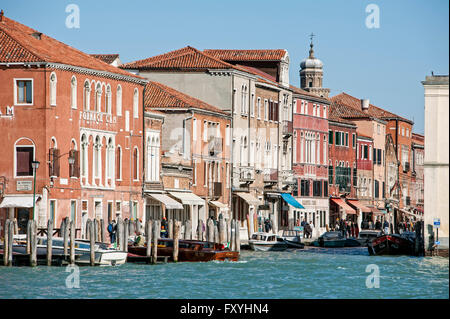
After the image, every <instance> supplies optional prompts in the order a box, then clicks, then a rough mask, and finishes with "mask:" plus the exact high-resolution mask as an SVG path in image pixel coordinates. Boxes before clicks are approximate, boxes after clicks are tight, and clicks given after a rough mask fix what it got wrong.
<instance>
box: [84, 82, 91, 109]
mask: <svg viewBox="0 0 450 319" xmlns="http://www.w3.org/2000/svg"><path fill="white" fill-rule="evenodd" d="M83 99H84V100H83V109H84V110H85V111H89V110H90V108H91V84H90V83H89V81H88V80H86V81H84V87H83Z"/></svg>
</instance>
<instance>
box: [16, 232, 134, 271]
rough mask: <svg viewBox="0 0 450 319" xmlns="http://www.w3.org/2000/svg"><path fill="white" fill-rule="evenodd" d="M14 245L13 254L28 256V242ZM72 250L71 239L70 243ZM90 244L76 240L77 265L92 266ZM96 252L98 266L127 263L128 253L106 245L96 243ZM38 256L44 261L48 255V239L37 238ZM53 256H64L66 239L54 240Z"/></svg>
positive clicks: (20, 239) (58, 238)
mask: <svg viewBox="0 0 450 319" xmlns="http://www.w3.org/2000/svg"><path fill="white" fill-rule="evenodd" d="M14 239H15V242H14V243H13V253H18V254H22V255H24V254H26V242H25V241H24V240H23V239H22V238H16V236H15V238H14ZM68 245H69V246H68V247H69V249H70V239H69V241H68ZM90 247H91V245H90V242H89V240H85V239H76V240H75V264H77V265H80V266H81V265H90V258H91V257H90V256H91V255H90ZM94 250H95V265H96V266H115V265H122V264H124V263H125V262H126V259H127V253H126V252H125V251H119V250H116V249H114V248H112V247H111V245H109V244H106V243H100V242H96V243H95V246H94ZM36 255H37V257H38V259H44V258H45V256H46V255H47V237H37V243H36ZM52 256H54V257H61V256H64V239H63V238H60V237H55V238H53V239H52Z"/></svg>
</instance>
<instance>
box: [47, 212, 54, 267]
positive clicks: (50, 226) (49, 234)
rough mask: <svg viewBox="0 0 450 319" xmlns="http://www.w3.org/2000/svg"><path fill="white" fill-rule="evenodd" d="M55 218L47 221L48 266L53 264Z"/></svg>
mask: <svg viewBox="0 0 450 319" xmlns="http://www.w3.org/2000/svg"><path fill="white" fill-rule="evenodd" d="M52 246H53V220H51V219H49V220H48V221H47V266H51V265H52Z"/></svg>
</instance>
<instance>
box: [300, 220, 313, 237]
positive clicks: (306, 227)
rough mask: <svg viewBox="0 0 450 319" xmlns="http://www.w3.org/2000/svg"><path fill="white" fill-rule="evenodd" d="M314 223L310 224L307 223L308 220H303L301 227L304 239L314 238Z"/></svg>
mask: <svg viewBox="0 0 450 319" xmlns="http://www.w3.org/2000/svg"><path fill="white" fill-rule="evenodd" d="M311 224H312V222H310V223H308V222H307V221H306V218H305V219H303V221H302V222H301V223H300V226H302V227H303V238H311V237H312V232H313V227H314V224H313V227H311Z"/></svg>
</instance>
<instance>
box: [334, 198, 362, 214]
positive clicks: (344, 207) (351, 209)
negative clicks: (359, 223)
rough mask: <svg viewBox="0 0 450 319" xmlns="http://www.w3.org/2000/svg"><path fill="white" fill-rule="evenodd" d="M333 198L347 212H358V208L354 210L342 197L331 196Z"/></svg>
mask: <svg viewBox="0 0 450 319" xmlns="http://www.w3.org/2000/svg"><path fill="white" fill-rule="evenodd" d="M331 200H332V201H333V202H334V203H335V204H337V205H339V206H341V207H342V208H343V209H344V210H345V212H346V213H347V214H356V210H354V209H353V208H351V207H350V206H349V205H348V204H347V203H346V202H344V201H343V200H342V199H340V198H331Z"/></svg>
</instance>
